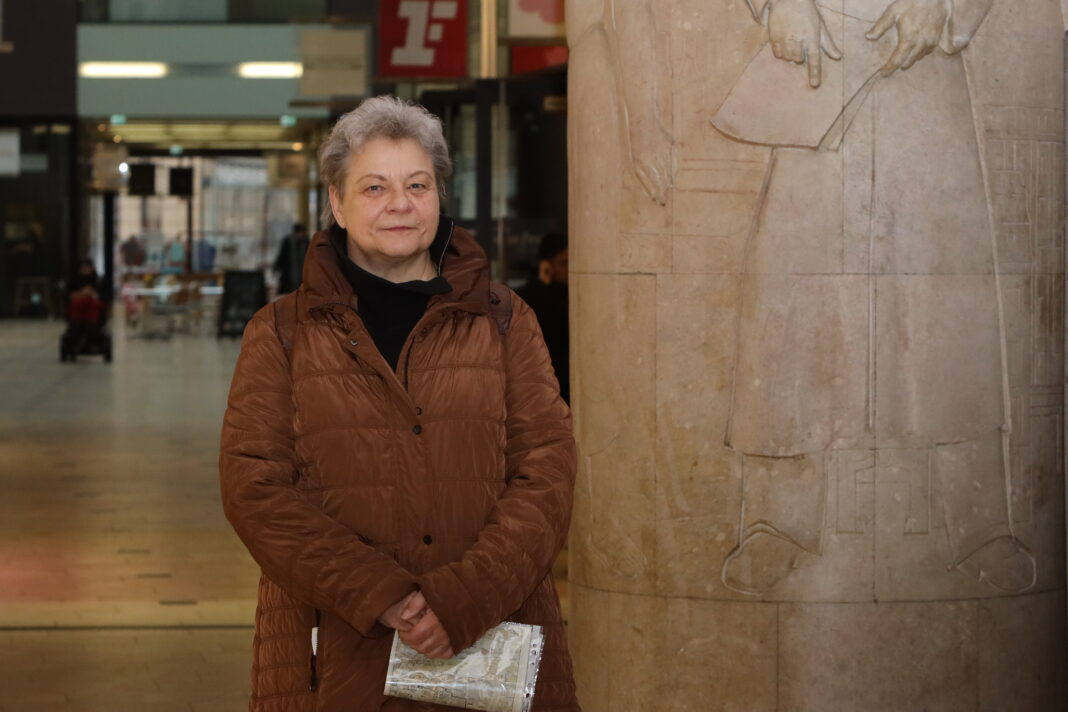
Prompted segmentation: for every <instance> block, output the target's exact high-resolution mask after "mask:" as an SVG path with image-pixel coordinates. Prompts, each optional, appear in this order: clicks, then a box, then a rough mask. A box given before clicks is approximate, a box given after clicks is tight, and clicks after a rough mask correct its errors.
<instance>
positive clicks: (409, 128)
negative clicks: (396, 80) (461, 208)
mask: <svg viewBox="0 0 1068 712" xmlns="http://www.w3.org/2000/svg"><path fill="white" fill-rule="evenodd" d="M376 138H388V139H393V140H394V141H400V140H403V139H412V140H414V141H415V142H417V143H418V144H419V145H420V146H422V147H423V150H424V151H426V152H427V155H429V156H430V161H431V163H433V164H434V182H435V183H437V187H438V195H439V196H440V197H441V199H442V200H444V199H445V179H446V178H448V177H449V176H450V175H452V160H451V159H450V158H449V147H448V145H447V144H446V143H445V135H444V133H443V132H442V129H441V119H439V118H438V117H436V116H434V115H433V114H431V113H430V112H429V111H427V110H426V109H425V108H423V107H422V106H419V105H418V104H415V103H412V102H408V101H404V100H403V99H399V98H397V97H395V96H386V95H384V96H376V97H373V98H370V99H365V100H364V101H363V102H361V103H360V105H359V106H357V107H356V108H355V109H353V110H352V111H350V112H349V113H347V114H344V115H343V116H342V117H341V118H340V119H338V122H337V123H336V124H335V125H334V128H333V130H332V131H331V132H330V135H329V136H328V137H327V139H326V141H325V142H324V143H323V146H322V148H321V149H319V178H320V180H321V181H322V182H323V184H324V185H326V186H327V187H332V188H333V189H334V190H336V191H337V193H338V195H344V189H345V178H346V177H347V175H348V172H349V159H350V158H351V157H352V155H353V154H355V153H359V152H360V151H362V150H363V146H364V144H365V143H367V142H368V141H370V140H372V139H376ZM322 218H323V223H324V224H325V225H326V226H327V227H330V226H332V225H333V224H334V213H333V211H332V210H331V209H330V203H329V202H327V204H326V207H325V208H324V209H323V216H322Z"/></svg>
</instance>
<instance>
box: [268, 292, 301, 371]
mask: <svg viewBox="0 0 1068 712" xmlns="http://www.w3.org/2000/svg"><path fill="white" fill-rule="evenodd" d="M282 302H289V304H287V305H286V306H289V307H290V308H288V309H286V308H283V305H282ZM272 307H273V311H274V330H275V333H276V334H278V341H279V342H280V343H281V344H282V351H284V352H285V354H286V362H287V363H289V365H290V367H292V366H293V330H294V329H295V328H296V326H297V299H296V297H295V296H293V297H290V298H289V299H286V298H284V297H283V298H282V299H276V300H275V301H274V304H273V305H272Z"/></svg>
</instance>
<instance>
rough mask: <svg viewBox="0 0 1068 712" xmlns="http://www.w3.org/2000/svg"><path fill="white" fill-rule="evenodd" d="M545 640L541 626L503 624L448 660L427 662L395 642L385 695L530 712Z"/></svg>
mask: <svg viewBox="0 0 1068 712" xmlns="http://www.w3.org/2000/svg"><path fill="white" fill-rule="evenodd" d="M543 643H544V635H543V634H542V631H541V626H536V625H524V624H522V623H501V624H500V625H499V626H497V627H495V628H491V629H490V630H488V631H487V632H486V634H485V635H484V636H482V637H481V638H479V639H478V641H477V642H476V643H475V644H474V645H472V646H471V647H470V648H468V649H467V650H464V651H463V652H461V653H459V654H458V655H456V656H455V657H453V658H450V659H449V660H431V659H430V658H428V657H426V656H425V655H423V654H421V653H417V652H416V651H415V650H413V649H412V648H410V647H408V646H407V645H405V644H404V643H403V642H402V641H401V639H400V636H399V635H397V634H395V635H394V637H393V650H392V651H391V652H390V655H389V669H388V670H387V671H386V689H385V693H386V694H387V695H390V696H392V697H403V698H404V699H407V700H416V701H418V702H433V703H434V704H437V705H446V706H449V707H462V708H464V709H469V710H483V712H529V710H530V706H531V704H532V703H533V702H534V683H535V681H536V680H537V677H538V665H539V664H540V663H541V651H542V645H543Z"/></svg>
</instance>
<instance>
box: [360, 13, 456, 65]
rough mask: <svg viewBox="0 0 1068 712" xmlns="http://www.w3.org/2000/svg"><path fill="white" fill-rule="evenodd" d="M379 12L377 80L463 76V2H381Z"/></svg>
mask: <svg viewBox="0 0 1068 712" xmlns="http://www.w3.org/2000/svg"><path fill="white" fill-rule="evenodd" d="M380 8H381V9H380V16H379V23H378V29H379V38H378V73H379V75H380V76H383V77H466V76H467V0H382V2H381V4H380Z"/></svg>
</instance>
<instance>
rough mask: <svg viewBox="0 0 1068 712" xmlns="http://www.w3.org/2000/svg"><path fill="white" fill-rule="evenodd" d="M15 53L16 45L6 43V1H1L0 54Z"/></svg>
mask: <svg viewBox="0 0 1068 712" xmlns="http://www.w3.org/2000/svg"><path fill="white" fill-rule="evenodd" d="M14 51H15V45H14V43H12V42H5V41H4V0H0V52H14Z"/></svg>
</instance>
